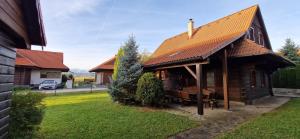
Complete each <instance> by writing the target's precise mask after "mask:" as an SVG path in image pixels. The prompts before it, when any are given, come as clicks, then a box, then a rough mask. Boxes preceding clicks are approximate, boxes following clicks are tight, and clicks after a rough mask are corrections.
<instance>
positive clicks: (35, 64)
mask: <svg viewBox="0 0 300 139" xmlns="http://www.w3.org/2000/svg"><path fill="white" fill-rule="evenodd" d="M63 58H64V57H63V53H60V52H49V51H37V50H24V49H17V56H16V65H15V67H16V68H15V77H14V78H15V79H14V84H15V85H18V86H33V87H37V86H38V85H39V84H40V83H42V82H43V81H44V80H54V81H56V82H57V83H58V84H60V83H61V79H62V72H68V71H69V68H68V67H67V66H66V65H64V62H63Z"/></svg>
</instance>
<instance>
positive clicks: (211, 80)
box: [206, 71, 215, 87]
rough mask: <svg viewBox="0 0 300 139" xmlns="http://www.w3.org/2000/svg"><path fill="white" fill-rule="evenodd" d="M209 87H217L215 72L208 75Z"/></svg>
mask: <svg viewBox="0 0 300 139" xmlns="http://www.w3.org/2000/svg"><path fill="white" fill-rule="evenodd" d="M206 81H207V87H215V73H214V71H209V72H207V73H206Z"/></svg>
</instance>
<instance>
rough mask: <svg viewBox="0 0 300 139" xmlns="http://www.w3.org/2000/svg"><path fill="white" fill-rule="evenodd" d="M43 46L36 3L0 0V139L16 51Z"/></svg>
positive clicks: (5, 127)
mask: <svg viewBox="0 0 300 139" xmlns="http://www.w3.org/2000/svg"><path fill="white" fill-rule="evenodd" d="M31 45H41V46H45V45H46V38H45V34H44V27H43V20H42V16H41V9H40V2H39V0H26V1H25V0H0V138H6V137H7V135H8V126H9V106H10V101H11V100H10V99H11V90H12V88H13V82H14V71H15V59H16V49H15V48H21V49H30V47H31Z"/></svg>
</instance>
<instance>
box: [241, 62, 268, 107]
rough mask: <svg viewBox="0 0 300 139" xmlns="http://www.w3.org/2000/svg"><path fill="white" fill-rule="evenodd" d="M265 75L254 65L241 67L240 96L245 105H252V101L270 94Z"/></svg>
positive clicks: (264, 71) (262, 70)
mask: <svg viewBox="0 0 300 139" xmlns="http://www.w3.org/2000/svg"><path fill="white" fill-rule="evenodd" d="M266 73H267V72H266V70H264V69H261V68H257V67H256V66H255V63H249V64H245V65H244V66H242V70H241V80H240V83H241V87H242V88H241V94H242V98H243V99H244V101H245V103H246V104H252V102H253V100H255V99H257V98H260V97H263V96H268V95H269V94H270V93H269V88H268V86H269V85H270V84H269V82H268V80H267V74H266Z"/></svg>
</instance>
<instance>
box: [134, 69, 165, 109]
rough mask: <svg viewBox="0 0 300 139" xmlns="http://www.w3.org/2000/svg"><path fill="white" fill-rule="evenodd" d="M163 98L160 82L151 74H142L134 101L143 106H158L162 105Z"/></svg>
mask: <svg viewBox="0 0 300 139" xmlns="http://www.w3.org/2000/svg"><path fill="white" fill-rule="evenodd" d="M163 98H164V90H163V84H162V81H161V80H159V79H158V78H156V77H155V75H154V74H153V73H150V72H148V73H144V74H143V75H142V77H141V78H140V79H139V81H138V84H137V91H136V100H138V101H140V102H141V103H142V104H143V105H151V106H159V105H161V104H162V103H163Z"/></svg>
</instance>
